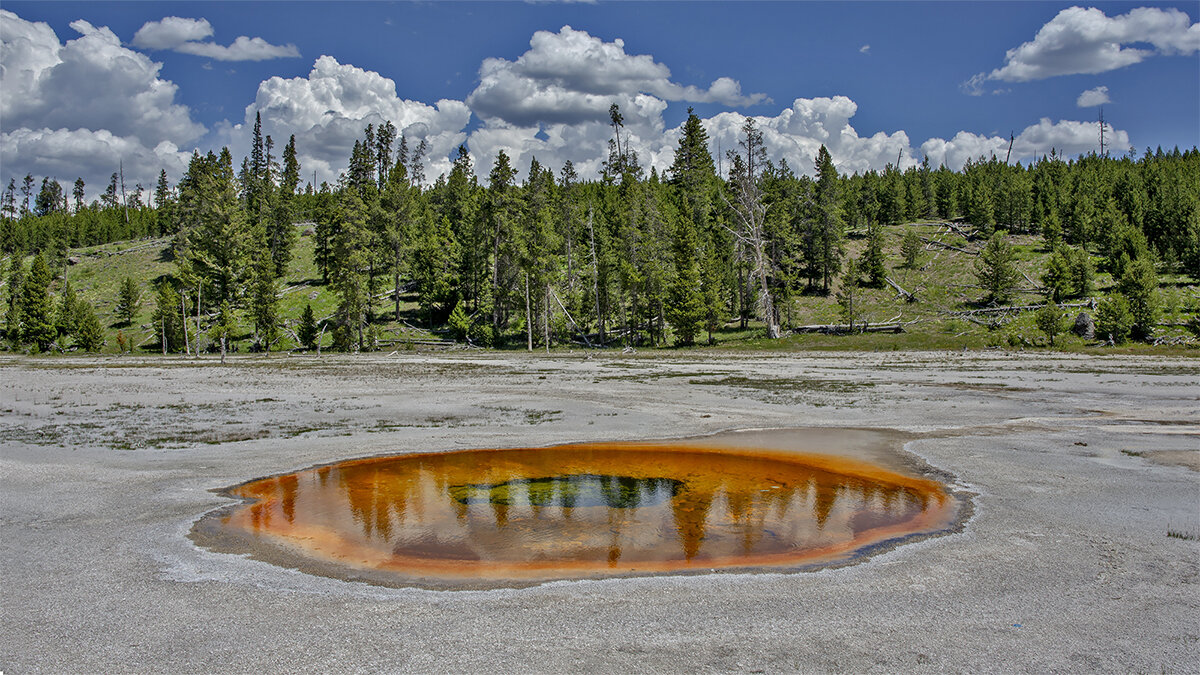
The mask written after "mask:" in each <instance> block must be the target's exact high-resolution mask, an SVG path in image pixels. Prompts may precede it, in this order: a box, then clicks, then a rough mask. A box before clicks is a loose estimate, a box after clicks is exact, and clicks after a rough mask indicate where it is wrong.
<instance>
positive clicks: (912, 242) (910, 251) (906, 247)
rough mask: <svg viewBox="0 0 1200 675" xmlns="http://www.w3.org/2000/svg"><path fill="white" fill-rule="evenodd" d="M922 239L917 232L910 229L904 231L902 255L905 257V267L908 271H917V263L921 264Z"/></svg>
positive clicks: (901, 244)
mask: <svg viewBox="0 0 1200 675" xmlns="http://www.w3.org/2000/svg"><path fill="white" fill-rule="evenodd" d="M922 250H923V247H922V245H921V238H920V237H919V236H917V231H916V230H914V229H913V228H911V227H909V228H906V229H905V230H904V239H902V240H901V242H900V254H901V255H902V256H904V267H906V268H907V269H910V270H911V269H915V268H916V267H917V263H918V262H920V258H921V251H922Z"/></svg>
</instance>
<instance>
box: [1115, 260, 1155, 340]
mask: <svg viewBox="0 0 1200 675" xmlns="http://www.w3.org/2000/svg"><path fill="white" fill-rule="evenodd" d="M1117 290H1118V292H1120V293H1121V295H1123V296H1125V298H1126V300H1128V303H1129V313H1130V316H1131V317H1132V318H1133V325H1132V326H1131V328H1132V334H1133V336H1134V337H1136V338H1139V339H1142V340H1145V339H1148V338H1150V337H1151V336H1152V335H1153V334H1154V326H1155V324H1157V323H1158V312H1159V298H1158V274H1157V273H1155V271H1154V263H1153V262H1151V261H1150V258H1149V257H1148V256H1147V257H1141V258H1138V259H1137V260H1134V261H1133V262H1131V263H1129V265H1127V266H1126V267H1125V272H1124V274H1122V275H1121V278H1120V279H1119V280H1118V282H1117Z"/></svg>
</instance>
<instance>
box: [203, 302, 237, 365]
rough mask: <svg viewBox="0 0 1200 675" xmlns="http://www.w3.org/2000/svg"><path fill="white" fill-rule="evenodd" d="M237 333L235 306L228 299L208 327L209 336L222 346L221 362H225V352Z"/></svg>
mask: <svg viewBox="0 0 1200 675" xmlns="http://www.w3.org/2000/svg"><path fill="white" fill-rule="evenodd" d="M236 333H237V319H236V317H234V314H233V308H232V307H230V305H229V302H228V301H222V302H221V306H220V308H219V309H218V310H217V319H216V321H214V322H213V324H212V326H210V327H209V329H208V337H209V338H210V339H211V340H212V341H213V342H216V343H217V344H218V345H220V347H221V363H225V353H226V352H228V351H229V349H230V348H231V346H232V343H233V336H234V335H235V334H236Z"/></svg>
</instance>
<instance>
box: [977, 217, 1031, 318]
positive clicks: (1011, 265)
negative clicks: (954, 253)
mask: <svg viewBox="0 0 1200 675" xmlns="http://www.w3.org/2000/svg"><path fill="white" fill-rule="evenodd" d="M1015 261H1016V254H1015V253H1014V252H1013V248H1012V246H1011V245H1009V243H1008V241H1007V240H1006V238H1005V232H1004V231H1002V230H1001V231H997V232H995V233H994V234H993V235H992V237H991V239H988V243H987V245H986V246H984V247H983V251H981V252H980V254H979V258H978V259H976V261H975V276H976V277H977V278H978V279H979V285H980V286H982V287H983V290H984V293H985V296H984V298H983V301H984V302H989V303H998V304H1004V303H1006V302H1008V300H1009V298H1010V297H1012V293H1013V291H1014V290H1015V289H1016V287H1017V280H1018V279H1019V278H1020V272H1018V271H1017V266H1016V262H1015Z"/></svg>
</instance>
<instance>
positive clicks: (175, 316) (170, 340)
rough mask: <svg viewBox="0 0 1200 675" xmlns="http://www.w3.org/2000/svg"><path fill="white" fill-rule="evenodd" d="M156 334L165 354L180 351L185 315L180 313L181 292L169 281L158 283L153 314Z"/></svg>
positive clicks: (182, 341)
mask: <svg viewBox="0 0 1200 675" xmlns="http://www.w3.org/2000/svg"><path fill="white" fill-rule="evenodd" d="M151 321H152V322H153V324H154V334H155V337H156V338H157V340H158V344H159V345H160V346H161V347H162V351H163V353H164V354H167V353H170V352H175V351H179V348H180V347H182V346H183V343H184V336H183V331H184V326H183V316H182V314H181V313H180V306H179V294H178V293H177V292H175V287H174V285H172V284H171V283H170V282H168V281H163V282H161V283H159V285H158V292H157V293H156V295H155V307H154V313H153V314H152V315H151Z"/></svg>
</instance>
